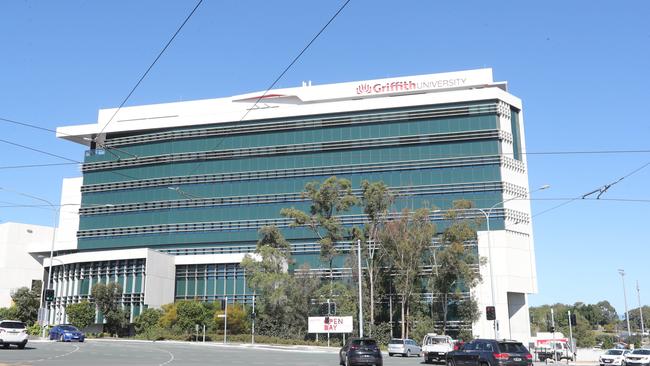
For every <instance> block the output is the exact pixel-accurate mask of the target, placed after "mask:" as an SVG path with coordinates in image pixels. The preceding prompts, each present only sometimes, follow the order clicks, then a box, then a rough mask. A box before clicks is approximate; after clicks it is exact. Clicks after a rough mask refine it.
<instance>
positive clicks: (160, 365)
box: [155, 348, 174, 366]
mask: <svg viewBox="0 0 650 366" xmlns="http://www.w3.org/2000/svg"><path fill="white" fill-rule="evenodd" d="M155 349H157V350H159V351H164V352H167V353H169V360H167V361H165V362H163V363H161V364H159V365H158V366H165V365H167V364H168V363H171V362H172V361H174V354H173V353H171V352H169V351H168V350H166V349H162V348H155Z"/></svg>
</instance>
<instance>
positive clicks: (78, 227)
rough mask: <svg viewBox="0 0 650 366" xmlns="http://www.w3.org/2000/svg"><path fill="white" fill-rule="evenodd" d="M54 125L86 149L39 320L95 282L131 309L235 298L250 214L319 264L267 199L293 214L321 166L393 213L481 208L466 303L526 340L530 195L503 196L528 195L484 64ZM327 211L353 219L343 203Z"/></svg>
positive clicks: (254, 224) (479, 329)
mask: <svg viewBox="0 0 650 366" xmlns="http://www.w3.org/2000/svg"><path fill="white" fill-rule="evenodd" d="M57 134H58V137H60V138H62V139H66V140H69V141H72V142H75V143H79V144H83V145H86V146H87V147H88V149H87V151H86V154H85V160H84V164H83V168H82V172H83V177H82V178H73V179H69V180H66V182H65V184H64V192H63V197H64V198H63V200H64V201H65V202H64V203H65V204H66V206H67V207H71V205H73V204H75V203H76V204H79V205H80V206H79V210H78V215H72V216H70V217H68V218H65V222H63V221H62V224H61V227H60V228H59V230H60V231H61V235H63V236H64V237H67V239H68V240H67V241H66V240H63V239H62V240H60V243H58V244H59V245H60V247H57V256H56V258H55V260H54V261H53V262H52V263H51V264H52V281H53V286H54V287H55V288H56V299H55V301H54V302H53V303H52V304H51V308H52V310H53V311H51V312H50V316H51V317H54V316H59V318H51V321H54V322H56V321H62V320H63V319H64V318H65V314H64V307H65V305H66V304H69V303H73V302H77V301H80V300H82V299H84V298H87V297H88V296H89V294H90V291H91V288H92V286H93V284H95V283H97V282H107V281H118V282H119V283H120V284H122V287H123V289H124V295H123V304H124V306H125V307H126V308H127V309H129V311H130V312H131V315H132V317H134V316H137V314H139V313H140V312H141V311H142V309H143V308H145V307H157V306H160V305H162V304H165V303H170V302H173V301H175V300H180V299H198V300H203V301H214V300H220V299H223V298H225V297H226V296H227V297H228V299H229V301H231V302H238V303H251V302H252V301H253V294H252V293H251V290H250V289H249V288H248V287H247V286H246V278H245V276H244V273H243V269H242V268H240V266H239V264H240V262H241V260H242V258H243V257H244V256H245V255H246V254H247V253H252V252H253V251H254V250H255V246H256V241H257V239H258V229H259V228H260V227H262V226H265V225H275V226H277V227H279V228H280V229H281V230H282V231H283V233H284V235H285V236H286V238H287V239H288V240H289V241H290V243H291V247H292V254H293V257H294V259H295V260H296V266H295V268H296V275H300V273H299V272H300V271H299V270H297V268H298V267H299V266H300V265H301V264H305V263H307V264H309V266H310V268H311V271H312V272H315V273H319V272H321V273H325V272H327V273H329V269H325V268H328V266H327V265H324V264H323V263H321V261H320V259H319V249H320V247H319V244H318V242H317V239H316V238H314V236H313V235H312V234H311V233H310V232H309V231H308V230H306V229H300V228H289V220H288V219H287V218H284V217H282V216H281V215H280V210H281V209H282V208H285V207H292V206H293V207H296V208H300V209H305V210H307V209H308V207H309V202H307V200H305V199H303V198H301V194H300V192H301V191H302V190H303V188H304V186H305V184H306V183H308V182H311V181H323V180H324V179H326V178H328V177H330V176H337V177H341V178H347V179H349V180H350V181H351V182H352V185H353V188H355V192H356V193H357V194H359V192H360V189H359V188H360V182H361V181H362V180H369V181H383V182H384V183H385V184H386V185H388V186H389V187H390V188H391V190H392V191H393V192H395V193H396V197H397V200H396V202H395V204H394V207H393V208H392V209H393V210H394V211H395V212H397V213H398V212H400V211H401V209H402V208H404V207H409V208H418V207H421V206H423V205H428V206H429V207H437V208H439V209H441V210H444V209H447V208H450V207H451V204H452V202H453V201H454V200H458V199H467V200H471V201H473V202H474V203H475V204H476V206H477V207H478V208H481V209H483V211H480V210H477V211H476V212H474V213H473V214H475V215H477V217H481V216H482V215H484V216H489V221H490V229H491V230H490V232H489V235H490V236H489V241H488V232H487V231H486V230H485V229H482V230H481V231H480V232H479V237H478V240H477V242H475V243H468V244H469V245H470V247H472V250H474V251H475V252H476V253H477V254H478V255H479V256H481V257H486V258H488V257H489V258H488V262H489V263H490V264H491V268H490V266H489V265H486V266H481V267H480V271H481V272H482V274H483V278H484V280H483V282H482V284H481V285H480V286H479V287H478V288H477V289H476V290H475V291H476V296H477V298H478V300H479V306H480V307H481V309H484V306H486V305H490V304H492V303H494V304H495V305H496V311H497V318H498V321H499V324H500V335H501V336H503V337H510V338H520V339H524V338H528V337H529V336H530V327H529V323H528V305H527V294H530V293H534V292H536V274H535V258H534V250H533V239H532V231H531V222H530V205H529V202H528V201H527V200H525V199H524V200H522V199H518V198H525V197H526V196H527V195H528V191H529V190H528V177H527V164H526V159H525V154H524V152H525V142H524V129H523V122H522V105H521V100H520V99H518V98H517V97H515V96H513V95H511V94H509V93H508V92H507V84H506V83H505V82H495V81H494V80H493V78H492V70H491V69H478V70H468V71H460V72H451V73H441V74H430V75H418V76H406V77H397V78H390V79H379V80H366V81H358V82H346V83H339V84H329V85H318V86H316V85H311V83H305V84H303V85H302V86H301V87H295V88H286V89H275V90H271V91H268V92H266V93H265V92H255V93H250V94H245V95H238V96H233V97H228V98H218V99H206V100H196V101H183V102H175V103H164V104H155V105H143V106H134V107H125V108H121V109H119V111H118V110H117V109H103V110H100V111H99V115H98V119H97V122H96V123H92V124H86V125H76V126H66V127H60V128H59V129H58V130H57ZM504 201H505V202H504ZM492 208H493V209H492ZM468 214H472V213H468ZM442 219H443V217H442V213H441V211H435V210H433V211H432V214H431V220H433V221H434V222H437V223H439V224H440V225H444V223H443V220H442ZM62 220H64V217H62ZM342 220H343V222H344V224H345V225H348V226H352V225H362V224H363V222H364V220H365V217H364V215H363V214H362V211H361V210H360V209H359V208H355V209H353V210H352V211H350V212H348V213H346V214H345V215H344V216H343V217H342ZM440 225H439V227H442V226H440ZM484 226H485V225H484ZM488 242H489V243H491V246H490V247H488ZM350 244H351V243H350V242H349V241H348V242H346V241H344V242H341V243H339V244H338V245H339V247H338V249H339V251H340V252H341V253H343V254H342V255H340V256H338V257H337V258H335V261H334V263H333V267H334V275H335V276H337V277H339V278H345V277H349V276H351V275H352V270H351V268H349V266H346V260H345V253H346V252H347V251H349V248H350ZM433 245H436V243H433ZM489 254H491V257H490V256H489ZM47 265H48V264H47V263H46V266H47ZM490 275H492V276H494V277H493V279H494V281H492V278H491V277H490ZM492 293H494V294H495V298H494V299H492ZM427 297H429V298H431V294H426V293H425V294H423V298H427ZM55 314H58V315H55ZM61 317H63V318H61ZM484 319H485V316H482V317H481V320H480V321H478V322H477V323H476V324H474V325H473V331H474V334H475V335H477V336H490V335H492V334H493V328H492V322H488V321H486V320H484Z"/></svg>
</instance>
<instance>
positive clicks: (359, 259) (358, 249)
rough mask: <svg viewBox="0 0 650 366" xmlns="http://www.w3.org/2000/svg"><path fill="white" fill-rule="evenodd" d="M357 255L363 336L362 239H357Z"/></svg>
mask: <svg viewBox="0 0 650 366" xmlns="http://www.w3.org/2000/svg"><path fill="white" fill-rule="evenodd" d="M357 251H358V252H359V254H358V255H357V260H358V263H357V265H358V268H359V337H363V301H362V296H363V294H362V292H361V239H357Z"/></svg>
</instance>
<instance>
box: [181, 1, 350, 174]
mask: <svg viewBox="0 0 650 366" xmlns="http://www.w3.org/2000/svg"><path fill="white" fill-rule="evenodd" d="M350 1H351V0H347V1H346V2H344V3H343V5H341V6H340V7H339V9H338V10H337V11H336V12H335V13H334V15H332V16H331V17H330V19H329V20H328V21H327V23H325V25H323V26H322V27H321V29H320V30H319V31H318V32H317V33H316V35H314V36H313V37H312V38H311V40H310V41H309V42H308V43H307V44H306V45H305V46H304V47H303V48H302V50H301V51H300V52H299V53H298V54H297V55H296V56H295V57H294V58H293V60H291V62H289V64H288V65H287V66H286V67H285V68H284V70H282V72H281V73H280V74H279V75H278V76H277V77H276V78H275V80H273V82H272V83H271V85H269V86H268V87H267V88H266V90H265V91H264V93H262V95H260V96H259V97H258V98H257V99H256V100H255V103H253V106H252V107H250V108H248V109H247V110H246V112H245V113H244V115H243V116H242V117H241V118H240V119H239V122H242V121H243V120H244V119H246V117H247V116H248V113H250V111H252V110H253V109H255V107H256V106H257V104H258V103H259V102H260V101H261V100H262V99H263V98H264V97H265V96H266V95H267V94H268V92H269V91H270V90H271V89H273V87H275V85H276V84H277V83H278V81H280V79H282V77H284V75H285V74H286V73H287V71H289V69H291V67H293V65H294V64H295V63H296V62H297V61H298V59H300V57H301V56H302V55H303V54H304V53H305V52H306V51H307V49H309V47H310V46H311V45H312V44H313V43H314V42H315V41H316V39H318V37H320V35H321V34H323V32H324V31H325V30H326V29H327V27H329V25H330V24H332V22H333V21H334V19H336V18H337V17H338V16H339V14H341V12H342V11H343V9H345V7H346V6H348V4H349V3H350ZM224 140H225V138H222V139H221V140H219V142H217V143H216V144H215V145H214V147H213V148H212V150H215V149H217V148H218V147H219V146H220V145H221V144H222V143H223V142H224ZM198 169H199V164H198V163H196V165H195V166H194V169H192V171H191V172H190V173H189V174H188V175H192V174H194V173H195V172H196V171H197V170H198Z"/></svg>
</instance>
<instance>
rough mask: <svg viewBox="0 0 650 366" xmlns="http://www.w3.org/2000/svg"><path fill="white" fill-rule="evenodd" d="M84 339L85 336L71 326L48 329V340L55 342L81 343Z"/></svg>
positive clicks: (56, 326) (62, 325) (65, 325)
mask: <svg viewBox="0 0 650 366" xmlns="http://www.w3.org/2000/svg"><path fill="white" fill-rule="evenodd" d="M85 339H86V335H85V334H84V333H83V332H82V331H80V330H79V329H77V327H75V326H73V325H68V324H61V325H55V326H54V327H52V329H50V340H57V341H60V342H72V341H77V342H83V341H84V340H85Z"/></svg>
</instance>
